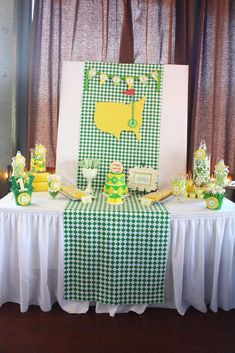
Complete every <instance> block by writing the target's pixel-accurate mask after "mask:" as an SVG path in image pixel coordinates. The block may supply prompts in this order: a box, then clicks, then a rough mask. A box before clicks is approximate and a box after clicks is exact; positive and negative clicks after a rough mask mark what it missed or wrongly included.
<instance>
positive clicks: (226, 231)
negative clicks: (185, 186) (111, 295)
mask: <svg viewBox="0 0 235 353" xmlns="http://www.w3.org/2000/svg"><path fill="white" fill-rule="evenodd" d="M66 203H67V200H66V199H65V198H63V197H62V196H60V197H59V199H58V200H50V199H49V196H48V194H47V193H34V194H33V204H32V205H31V206H28V207H20V206H16V205H15V202H14V200H13V197H12V195H11V194H9V195H7V196H6V197H5V198H4V199H2V200H0V306H1V305H2V304H4V303H6V302H15V303H19V304H20V309H21V311H22V312H25V311H27V310H28V306H29V305H31V304H34V305H39V306H40V308H41V309H42V310H43V311H49V310H50V309H51V307H52V305H53V304H54V303H55V302H56V301H58V303H59V304H60V306H61V308H62V309H63V310H65V311H67V312H69V313H85V312H87V310H88V309H89V305H96V312H97V313H109V314H110V315H111V316H113V315H115V313H117V312H128V311H129V310H132V311H135V312H137V313H139V314H140V313H143V312H144V311H145V309H146V307H147V305H118V306H117V305H104V304H101V303H90V302H75V301H74V302H72V301H65V300H63V293H64V284H63V273H64V262H63V217H62V211H63V208H64V206H65V205H66ZM165 203H166V205H167V207H168V209H169V211H170V212H171V227H170V228H171V230H170V242H169V254H168V263H167V273H166V286H165V288H166V289H165V299H166V301H165V303H164V304H159V305H149V306H151V307H161V308H176V309H177V310H178V312H179V313H180V314H182V315H183V314H184V313H185V311H186V310H187V308H188V307H190V306H193V307H194V308H196V309H198V310H200V311H202V312H206V311H207V305H209V306H210V308H211V310H213V311H214V312H216V311H217V310H218V308H219V307H220V308H222V309H224V310H230V309H232V308H235V204H233V203H232V202H231V201H229V200H226V199H225V200H224V205H223V208H222V210H220V211H210V210H207V209H206V208H205V201H203V200H189V199H185V200H184V201H182V202H176V200H175V199H174V198H171V199H170V200H168V201H165Z"/></svg>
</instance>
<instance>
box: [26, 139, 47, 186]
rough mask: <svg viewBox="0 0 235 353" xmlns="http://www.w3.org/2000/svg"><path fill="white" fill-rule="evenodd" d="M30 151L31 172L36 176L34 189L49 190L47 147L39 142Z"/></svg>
mask: <svg viewBox="0 0 235 353" xmlns="http://www.w3.org/2000/svg"><path fill="white" fill-rule="evenodd" d="M30 152H31V156H30V173H31V174H32V175H33V176H34V181H33V191H47V187H48V185H47V180H48V177H49V175H50V174H49V173H48V172H47V171H46V148H45V147H44V146H43V145H41V144H37V145H36V146H35V148H34V149H31V150H30Z"/></svg>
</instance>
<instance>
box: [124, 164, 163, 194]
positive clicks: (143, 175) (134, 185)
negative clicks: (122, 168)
mask: <svg viewBox="0 0 235 353" xmlns="http://www.w3.org/2000/svg"><path fill="white" fill-rule="evenodd" d="M157 176H158V172H157V170H155V169H153V168H148V167H143V168H138V167H136V168H131V169H129V171H128V187H129V188H130V189H132V190H139V191H148V192H149V191H153V190H156V188H157Z"/></svg>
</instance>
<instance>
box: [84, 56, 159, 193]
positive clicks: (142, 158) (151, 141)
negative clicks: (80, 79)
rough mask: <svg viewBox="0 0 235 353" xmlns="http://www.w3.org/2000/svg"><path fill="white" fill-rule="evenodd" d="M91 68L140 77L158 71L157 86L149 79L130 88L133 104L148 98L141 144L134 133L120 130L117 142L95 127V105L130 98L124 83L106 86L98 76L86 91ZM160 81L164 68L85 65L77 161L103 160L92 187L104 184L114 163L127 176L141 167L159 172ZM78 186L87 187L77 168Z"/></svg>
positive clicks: (126, 65) (105, 64)
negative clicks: (116, 163) (116, 161)
mask: <svg viewBox="0 0 235 353" xmlns="http://www.w3.org/2000/svg"><path fill="white" fill-rule="evenodd" d="M92 68H94V69H96V70H97V71H99V72H102V73H106V74H109V75H117V76H125V77H126V76H132V77H133V76H136V77H139V76H141V75H147V74H151V72H153V71H156V70H158V71H159V73H160V74H159V80H160V81H159V83H157V82H156V81H155V80H154V79H152V78H149V80H148V82H147V83H146V85H144V84H143V83H141V82H140V81H139V80H135V83H134V86H133V88H134V89H135V95H134V100H135V101H138V100H139V99H140V98H142V97H143V96H146V97H147V101H146V102H145V105H144V111H143V122H142V128H141V130H140V133H141V136H142V138H141V141H139V140H137V138H136V136H135V134H134V133H133V132H126V131H123V132H122V133H121V137H120V139H116V138H115V137H114V136H113V135H112V134H110V133H105V132H102V131H101V130H99V129H98V128H97V127H96V125H95V123H94V112H95V105H96V102H121V103H126V104H130V103H131V100H132V97H130V96H127V95H125V94H123V93H122V91H124V90H126V89H127V84H126V83H125V82H124V81H121V82H120V84H119V85H118V86H115V85H114V84H113V82H112V80H111V79H108V80H107V81H106V82H105V84H100V77H99V75H96V76H95V77H93V78H92V79H91V80H89V85H88V90H86V89H85V86H86V84H85V82H86V81H85V74H86V70H89V69H92ZM162 81H163V65H152V64H149V65H146V64H117V63H101V62H100V63H98V62H93V63H86V64H85V70H84V87H83V98H82V112H81V125H80V140H79V155H78V159H79V161H81V160H82V159H85V158H98V159H100V160H101V161H102V166H101V169H100V172H99V174H98V176H97V177H96V178H95V180H94V181H93V185H94V186H95V187H102V186H103V185H104V183H105V177H106V173H107V171H108V167H109V165H110V164H111V163H112V162H113V161H115V160H119V161H120V162H122V164H123V165H124V168H125V169H124V172H125V173H127V171H128V169H130V168H133V167H137V166H141V165H146V166H148V167H152V168H155V169H158V163H159V133H160V120H161V119H160V118H161V96H162ZM77 184H78V186H79V187H84V186H85V185H86V181H85V179H84V178H83V176H82V173H81V170H80V169H79V170H78V178H77Z"/></svg>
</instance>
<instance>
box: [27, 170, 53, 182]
mask: <svg viewBox="0 0 235 353" xmlns="http://www.w3.org/2000/svg"><path fill="white" fill-rule="evenodd" d="M30 174H32V175H33V176H34V180H33V181H34V183H38V182H41V181H43V182H47V179H48V176H49V175H50V173H47V172H45V173H35V172H30Z"/></svg>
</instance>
